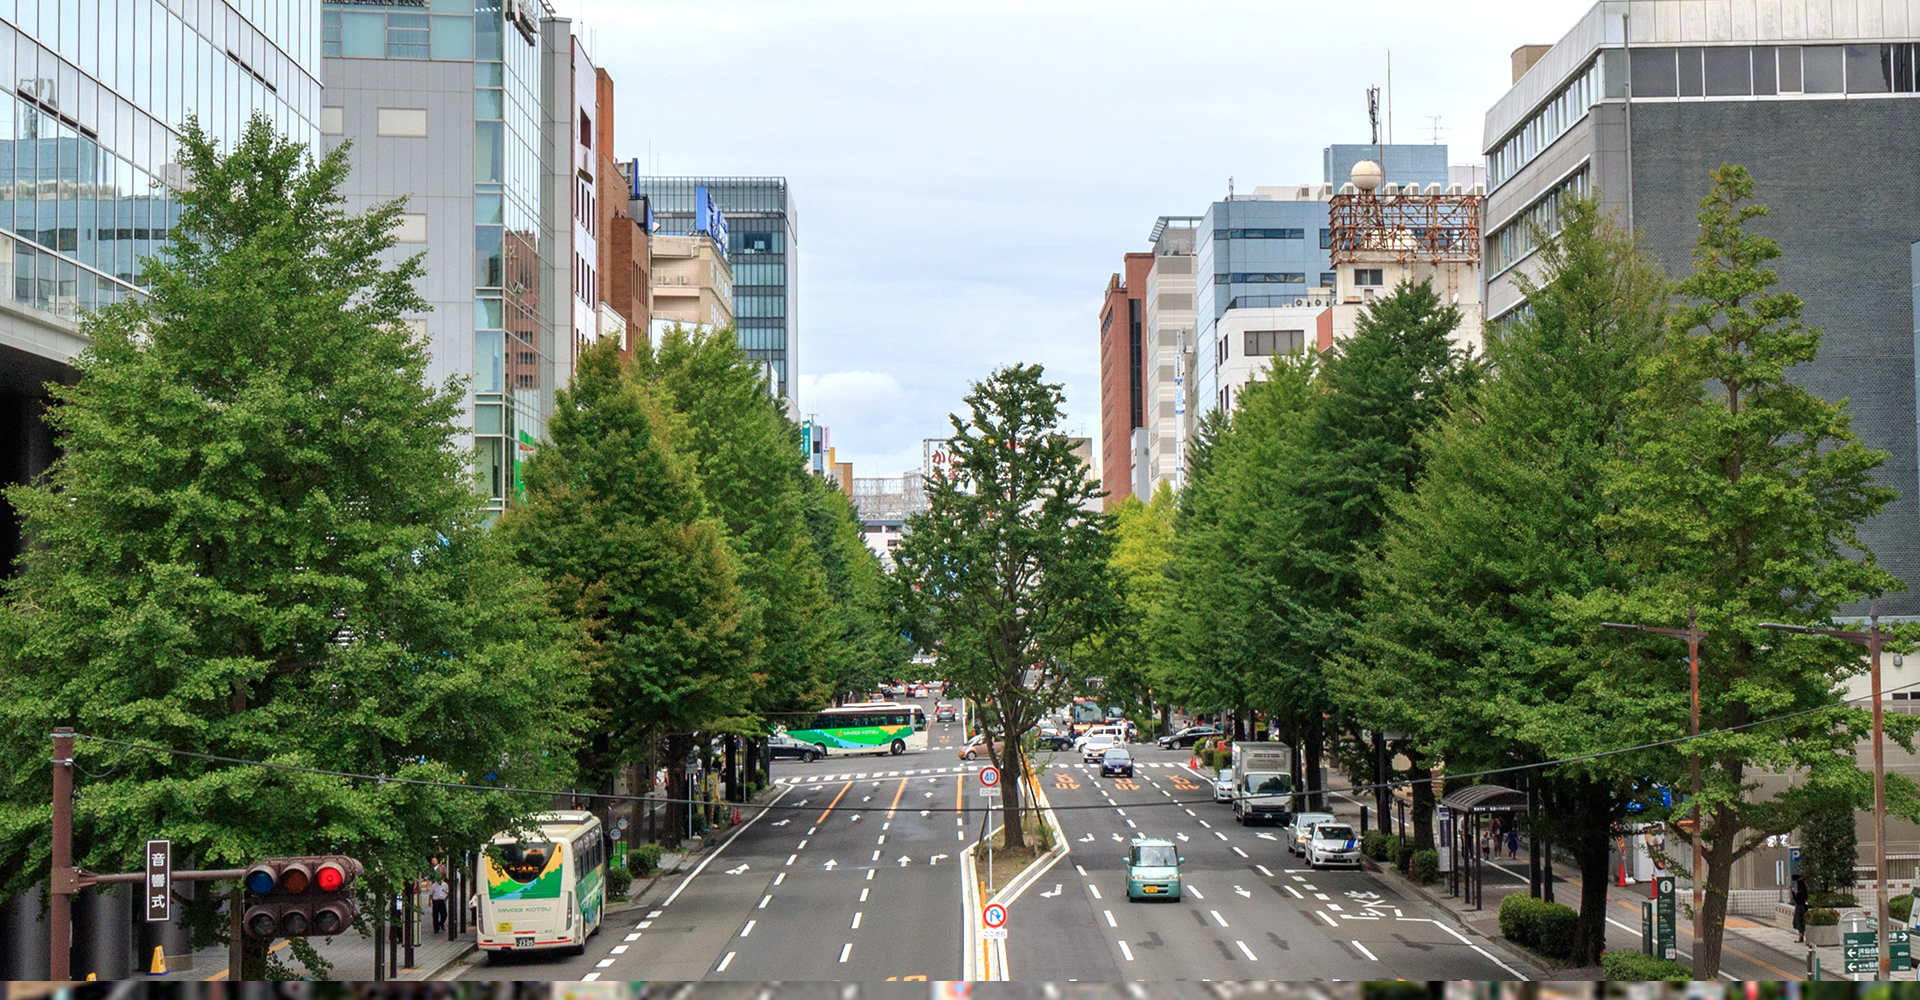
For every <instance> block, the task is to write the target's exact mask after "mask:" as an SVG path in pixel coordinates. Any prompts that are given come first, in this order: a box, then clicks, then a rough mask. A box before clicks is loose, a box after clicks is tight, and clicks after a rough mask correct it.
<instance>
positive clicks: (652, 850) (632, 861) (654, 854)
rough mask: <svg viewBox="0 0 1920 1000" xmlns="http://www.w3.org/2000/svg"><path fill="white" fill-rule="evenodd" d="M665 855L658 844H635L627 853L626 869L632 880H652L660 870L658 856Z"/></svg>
mask: <svg viewBox="0 0 1920 1000" xmlns="http://www.w3.org/2000/svg"><path fill="white" fill-rule="evenodd" d="M665 853H666V848H663V847H661V846H660V845H659V844H635V845H633V849H632V850H630V851H628V852H627V867H628V868H629V869H631V870H632V874H633V877H634V878H652V877H653V873H654V872H656V871H658V870H659V869H660V855H662V854H665Z"/></svg>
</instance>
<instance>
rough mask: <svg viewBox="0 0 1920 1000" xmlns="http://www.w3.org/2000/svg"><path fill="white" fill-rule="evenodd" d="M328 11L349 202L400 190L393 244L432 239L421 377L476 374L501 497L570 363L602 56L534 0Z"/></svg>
mask: <svg viewBox="0 0 1920 1000" xmlns="http://www.w3.org/2000/svg"><path fill="white" fill-rule="evenodd" d="M443 11H444V13H443ZM321 16H322V18H323V19H324V20H323V31H324V34H323V39H324V40H323V42H322V45H323V49H324V53H325V61H324V76H325V80H326V93H325V97H324V106H323V108H322V110H321V116H322V130H323V131H324V132H325V133H327V141H328V143H329V145H334V144H338V143H340V142H343V141H349V140H350V141H352V143H353V152H352V154H351V156H352V166H353V172H352V173H351V174H350V175H349V176H348V179H347V182H346V186H345V194H346V195H347V208H348V209H349V210H350V211H364V210H366V209H367V208H369V207H371V206H372V205H375V204H378V203H381V202H386V201H390V200H392V199H394V198H398V197H402V196H404V197H405V198H406V199H407V206H406V212H407V214H406V215H405V216H403V218H402V222H401V227H400V240H401V242H400V244H399V246H398V247H397V248H396V249H395V251H394V253H395V254H396V255H402V254H412V253H416V252H421V251H424V252H425V253H426V273H425V275H424V276H423V277H422V278H421V280H420V282H419V284H418V288H419V290H420V293H421V295H422V297H424V298H425V299H426V300H427V301H428V303H429V304H430V305H431V306H432V310H431V311H430V312H428V313H426V314H424V315H422V316H420V317H417V318H416V319H414V320H413V322H414V323H416V324H417V325H418V326H419V327H420V329H421V331H422V333H423V334H424V336H425V338H426V340H427V343H428V350H429V353H430V355H431V362H430V365H429V368H428V378H429V379H430V380H432V381H436V382H437V381H444V380H445V379H447V378H449V377H460V378H464V379H467V380H468V387H467V391H468V398H467V412H468V415H469V417H470V418H471V420H472V427H473V439H472V441H473V448H474V454H475V466H476V471H477V474H478V476H479V479H480V483H481V486H482V489H483V490H484V491H485V492H486V494H487V495H488V497H489V499H490V504H491V507H492V508H493V509H494V510H500V509H503V508H504V507H505V505H506V503H507V501H508V498H509V497H510V496H512V495H514V494H515V493H516V492H517V484H518V482H519V476H518V475H517V469H518V466H519V463H520V462H521V461H524V458H525V456H526V455H527V454H528V453H529V452H530V451H531V449H532V447H533V445H534V444H535V443H536V442H538V441H539V440H541V439H542V438H543V437H544V436H545V434H546V423H547V419H548V417H549V415H550V414H551V412H552V409H553V393H554V390H555V388H556V387H558V386H561V385H564V384H565V383H566V381H567V379H568V378H570V377H571V375H572V360H573V356H574V351H575V346H576V341H577V327H578V326H579V325H580V322H581V321H580V320H579V319H578V318H576V314H577V312H578V309H577V308H576V299H575V294H576V287H577V282H576V279H575V276H574V274H573V271H574V268H573V267H572V266H571V262H572V256H573V250H572V246H571V244H572V242H573V240H574V239H575V238H576V235H575V228H576V225H579V226H581V227H582V228H584V227H585V226H586V224H585V223H575V222H573V221H572V220H571V219H570V217H571V216H575V215H576V214H578V213H579V209H576V208H575V207H574V204H573V203H574V200H575V198H576V195H575V186H574V184H573V181H572V177H571V176H570V175H573V174H574V173H575V172H576V171H577V169H578V168H580V167H583V166H586V165H587V164H586V159H585V158H584V157H581V156H579V155H576V152H575V150H576V147H578V146H579V145H580V142H581V139H582V138H583V137H582V136H580V135H579V134H578V132H579V129H580V124H579V123H578V122H577V120H576V117H575V111H576V110H577V105H579V104H581V103H583V102H581V101H579V100H578V99H577V98H576V96H575V95H576V94H577V93H578V92H579V91H580V90H581V89H582V88H580V87H578V86H576V77H578V76H582V75H584V77H585V81H586V86H585V87H584V90H585V93H586V95H587V96H588V97H589V98H591V96H592V94H593V80H594V76H593V73H592V69H591V67H590V66H589V67H582V66H581V65H580V60H581V58H582V56H581V54H580V53H579V51H578V49H577V47H576V46H575V44H574V43H573V41H572V37H571V32H570V30H569V22H567V21H564V20H554V19H552V18H551V17H550V15H549V14H548V12H547V10H546V8H545V7H544V6H543V5H542V4H541V2H540V0H530V2H522V3H518V4H513V5H507V6H505V7H504V8H503V7H502V6H498V5H495V6H487V5H468V4H462V3H457V2H450V3H442V4H436V5H435V6H434V8H433V12H432V13H429V12H428V11H426V10H424V9H412V8H409V9H402V8H382V7H375V6H369V5H365V4H356V3H333V2H329V3H325V4H323V5H322V12H321ZM556 87H558V88H559V89H560V90H561V91H562V92H561V93H560V94H559V95H557V99H558V100H560V101H562V102H564V110H562V111H560V112H557V113H556V112H554V111H552V110H551V109H550V108H549V104H550V103H551V102H552V101H553V100H555V99H556V94H555V93H554V90H555V88H556ZM579 110H584V109H579ZM588 116H589V118H591V117H592V112H590V111H589V112H588ZM590 128H591V126H590V125H589V129H590ZM550 131H552V132H562V133H564V134H560V135H557V136H549V135H548V134H547V133H548V132H550ZM555 147H559V152H558V153H557V154H555V153H554V152H553V149H554V148H555ZM556 156H557V159H556V158H555V157H556ZM549 168H551V169H552V170H553V171H554V174H553V176H549V173H548V171H549ZM556 217H557V222H556ZM556 224H558V225H560V226H561V227H562V228H561V229H560V232H559V235H558V236H557V237H556V236H555V235H554V232H553V227H554V226H555V225H556ZM556 251H557V252H556ZM556 256H557V257H558V260H557V261H556V260H555V257H556ZM581 278H582V279H583V280H584V278H585V275H582V276H581ZM556 324H557V329H556Z"/></svg>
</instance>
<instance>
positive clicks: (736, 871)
mask: <svg viewBox="0 0 1920 1000" xmlns="http://www.w3.org/2000/svg"><path fill="white" fill-rule="evenodd" d="M750 867H752V866H751V865H741V866H740V867H738V868H729V869H727V874H729V875H738V874H740V873H741V872H744V871H746V870H747V869H748V868H750Z"/></svg>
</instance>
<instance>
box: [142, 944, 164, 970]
mask: <svg viewBox="0 0 1920 1000" xmlns="http://www.w3.org/2000/svg"><path fill="white" fill-rule="evenodd" d="M166 974H167V950H166V949H165V948H162V947H160V946H159V945H157V944H156V945H154V946H153V964H152V965H149V966H148V967H147V975H149V976H164V975H166Z"/></svg>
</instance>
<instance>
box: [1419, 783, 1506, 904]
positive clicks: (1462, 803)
mask: <svg viewBox="0 0 1920 1000" xmlns="http://www.w3.org/2000/svg"><path fill="white" fill-rule="evenodd" d="M1440 805H1441V807H1443V808H1445V809H1446V810H1447V811H1448V813H1449V815H1451V816H1452V817H1453V823H1452V830H1451V831H1450V840H1449V843H1450V845H1451V846H1452V848H1453V857H1454V864H1453V874H1454V877H1455V879H1456V880H1457V881H1456V887H1457V889H1458V891H1460V892H1464V893H1465V900H1464V901H1465V902H1466V903H1467V904H1468V905H1470V906H1472V907H1473V908H1474V909H1476V910H1478V909H1480V908H1481V895H1482V889H1483V886H1484V884H1485V881H1486V869H1485V859H1484V858H1482V857H1481V856H1480V831H1481V827H1482V825H1483V824H1484V823H1485V822H1486V820H1487V817H1489V816H1491V815H1493V814H1495V813H1505V814H1507V815H1508V816H1509V817H1511V816H1512V815H1513V814H1514V813H1523V812H1526V811H1527V793H1525V792H1520V791H1515V790H1513V789H1511V788H1504V787H1502V786H1500V785H1469V786H1468V787H1466V788H1462V789H1459V790H1457V791H1454V792H1452V793H1451V794H1449V795H1447V796H1446V797H1445V798H1443V799H1441V800H1440ZM1508 822H1509V823H1511V822H1512V820H1511V818H1509V821H1508Z"/></svg>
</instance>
